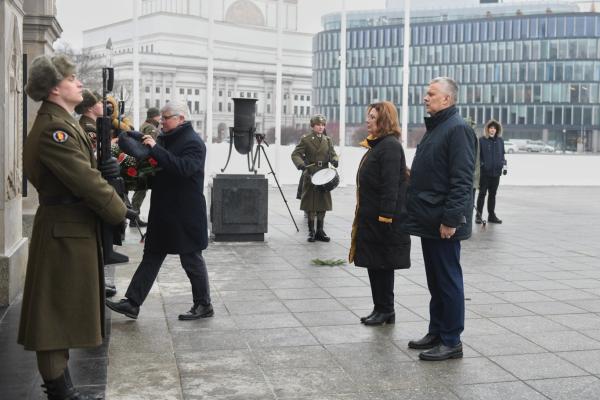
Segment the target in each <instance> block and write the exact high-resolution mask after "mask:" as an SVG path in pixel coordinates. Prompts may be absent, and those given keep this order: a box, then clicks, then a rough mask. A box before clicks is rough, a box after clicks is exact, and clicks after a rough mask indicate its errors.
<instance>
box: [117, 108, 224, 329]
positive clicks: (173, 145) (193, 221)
mask: <svg viewBox="0 0 600 400" xmlns="http://www.w3.org/2000/svg"><path fill="white" fill-rule="evenodd" d="M187 112H188V111H187V106H186V105H185V104H176V103H167V105H166V106H164V107H163V108H162V109H161V121H162V127H163V133H162V134H160V135H159V136H158V138H157V139H156V141H155V140H154V138H153V137H152V136H150V135H145V136H143V138H142V139H143V142H144V144H145V145H146V146H148V147H150V156H151V157H153V158H154V159H155V160H156V161H157V163H158V168H159V170H158V172H157V173H156V176H154V177H153V179H152V197H151V198H150V213H149V215H148V230H147V236H146V242H145V246H144V256H143V258H142V262H141V263H140V265H139V266H138V268H137V270H136V271H135V274H134V275H133V278H132V279H131V283H130V284H129V288H128V289H127V293H125V297H126V298H125V299H122V300H120V301H119V302H112V301H109V300H107V301H106V305H107V306H108V307H109V308H110V309H111V310H113V311H116V312H118V313H121V314H124V315H126V316H128V317H130V318H134V319H136V318H137V316H138V313H139V309H140V306H141V305H142V303H143V302H144V300H145V299H146V296H147V295H148V293H149V292H150V289H151V288H152V285H153V283H154V281H155V280H156V276H157V275H158V271H159V269H160V267H161V266H162V263H163V261H164V259H165V257H166V256H167V254H179V258H180V260H181V265H182V266H183V269H184V270H185V272H186V274H187V276H188V278H189V280H190V283H191V284H192V295H193V297H194V304H193V306H192V308H191V309H190V310H189V311H188V312H187V313H185V314H181V315H179V319H180V320H192V319H198V318H205V317H212V316H213V315H214V311H213V307H212V305H211V300H210V289H209V284H208V273H207V271H206V264H205V263H204V258H203V257H202V250H204V249H206V247H207V246H208V231H207V220H206V201H205V199H204V193H203V191H204V161H205V158H206V146H205V145H204V142H203V141H202V139H201V138H200V136H199V135H198V134H197V133H196V132H195V131H194V129H193V128H192V125H191V123H190V122H188V121H186V115H187Z"/></svg>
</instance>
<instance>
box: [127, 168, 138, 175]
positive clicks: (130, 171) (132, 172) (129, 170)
mask: <svg viewBox="0 0 600 400" xmlns="http://www.w3.org/2000/svg"><path fill="white" fill-rule="evenodd" d="M137 174H138V172H137V169H135V168H133V167H129V168H127V175H129V176H137Z"/></svg>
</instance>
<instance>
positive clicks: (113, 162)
mask: <svg viewBox="0 0 600 400" xmlns="http://www.w3.org/2000/svg"><path fill="white" fill-rule="evenodd" d="M98 170H100V172H101V173H102V176H103V177H104V178H114V177H118V176H119V174H120V172H121V169H120V168H119V163H118V162H117V159H116V158H114V157H111V158H109V159H108V160H106V161H101V162H100V165H98Z"/></svg>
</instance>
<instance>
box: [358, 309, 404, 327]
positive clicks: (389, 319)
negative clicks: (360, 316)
mask: <svg viewBox="0 0 600 400" xmlns="http://www.w3.org/2000/svg"><path fill="white" fill-rule="evenodd" d="M395 322H396V313H395V312H394V311H392V312H389V313H380V312H376V313H375V314H373V315H372V316H371V317H369V318H367V319H365V322H363V324H365V325H367V326H377V325H383V324H393V323H395Z"/></svg>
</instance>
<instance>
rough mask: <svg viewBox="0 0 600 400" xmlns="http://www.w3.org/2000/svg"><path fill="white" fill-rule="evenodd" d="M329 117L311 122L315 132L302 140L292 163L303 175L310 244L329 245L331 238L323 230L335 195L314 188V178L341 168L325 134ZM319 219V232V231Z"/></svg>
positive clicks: (304, 203)
mask: <svg viewBox="0 0 600 400" xmlns="http://www.w3.org/2000/svg"><path fill="white" fill-rule="evenodd" d="M326 122H327V120H326V118H325V116H323V115H321V114H317V115H315V116H313V117H312V118H311V119H310V126H311V129H312V132H311V133H309V134H306V135H304V136H303V137H302V139H300V143H298V145H297V146H296V148H295V149H294V151H293V152H292V161H293V162H294V165H295V166H296V168H298V169H299V170H302V171H304V172H303V174H302V175H303V182H302V198H301V200H300V209H301V210H303V211H306V212H307V213H308V241H309V242H314V241H315V240H320V241H322V242H329V236H327V234H326V233H325V231H324V230H323V221H324V219H325V212H326V211H330V210H331V193H330V192H328V191H320V190H317V188H316V187H315V186H314V185H313V184H312V181H311V177H312V175H313V174H314V173H315V172H317V171H319V170H322V169H324V168H328V167H329V164H331V165H333V166H334V167H336V168H337V166H338V156H337V154H336V152H335V150H334V148H333V141H332V140H331V138H330V137H329V136H327V134H325V123H326ZM315 216H316V218H317V229H316V231H315Z"/></svg>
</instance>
